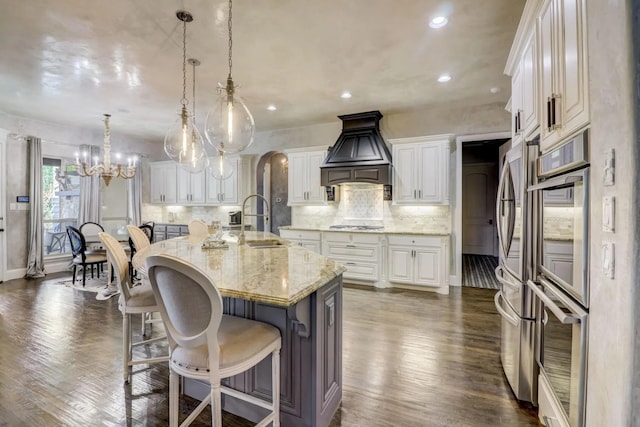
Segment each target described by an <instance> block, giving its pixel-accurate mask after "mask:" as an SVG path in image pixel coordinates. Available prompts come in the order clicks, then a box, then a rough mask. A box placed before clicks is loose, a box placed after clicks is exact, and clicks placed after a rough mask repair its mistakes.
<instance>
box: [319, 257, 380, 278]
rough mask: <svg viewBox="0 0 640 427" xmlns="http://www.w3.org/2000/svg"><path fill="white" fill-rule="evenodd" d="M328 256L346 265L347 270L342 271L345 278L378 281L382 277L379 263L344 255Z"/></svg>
mask: <svg viewBox="0 0 640 427" xmlns="http://www.w3.org/2000/svg"><path fill="white" fill-rule="evenodd" d="M328 258H330V259H332V260H334V261H336V262H339V263H340V264H342V265H344V266H345V267H346V268H347V270H346V271H345V272H344V273H342V277H344V279H345V280H348V279H354V280H365V281H371V282H377V281H378V280H379V279H380V271H379V268H378V264H377V263H372V262H359V261H353V259H345V258H342V257H335V256H329V257H328Z"/></svg>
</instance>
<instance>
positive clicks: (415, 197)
mask: <svg viewBox="0 0 640 427" xmlns="http://www.w3.org/2000/svg"><path fill="white" fill-rule="evenodd" d="M416 194H417V191H416V190H413V198H414V199H417V198H418V196H417V195H416Z"/></svg>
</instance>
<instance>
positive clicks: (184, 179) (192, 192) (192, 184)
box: [176, 167, 205, 205]
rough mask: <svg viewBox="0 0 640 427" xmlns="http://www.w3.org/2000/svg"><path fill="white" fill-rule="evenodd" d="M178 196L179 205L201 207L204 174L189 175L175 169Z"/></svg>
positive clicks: (203, 201)
mask: <svg viewBox="0 0 640 427" xmlns="http://www.w3.org/2000/svg"><path fill="white" fill-rule="evenodd" d="M176 170H177V181H178V194H177V202H178V203H179V204H181V205H203V204H204V203H205V172H198V173H190V172H187V171H186V170H184V169H182V168H181V167H176Z"/></svg>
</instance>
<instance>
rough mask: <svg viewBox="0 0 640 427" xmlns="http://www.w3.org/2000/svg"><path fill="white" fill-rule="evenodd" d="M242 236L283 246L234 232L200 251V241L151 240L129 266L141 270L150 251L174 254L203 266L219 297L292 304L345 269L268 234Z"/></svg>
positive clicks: (256, 232)
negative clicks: (242, 242) (259, 245)
mask: <svg viewBox="0 0 640 427" xmlns="http://www.w3.org/2000/svg"><path fill="white" fill-rule="evenodd" d="M245 237H246V242H247V243H250V242H254V241H265V240H276V241H278V242H280V243H282V245H281V246H278V247H272V248H254V247H250V246H248V245H246V244H245V245H238V243H237V237H236V236H231V235H229V234H225V235H224V236H223V239H224V240H225V241H226V242H227V246H228V247H227V248H217V249H203V248H202V240H201V239H200V240H198V239H194V238H193V237H190V236H183V237H176V238H174V239H169V240H163V241H161V242H158V243H154V244H152V245H151V246H149V247H148V248H146V249H143V250H142V251H140V252H138V253H136V255H135V256H134V257H133V265H134V267H135V268H136V269H138V270H140V271H142V272H145V271H146V265H145V259H146V258H147V257H148V256H149V255H158V254H168V255H174V256H177V257H179V258H181V259H183V260H185V261H188V262H190V263H192V264H194V265H196V266H197V267H199V268H201V269H202V270H204V272H205V273H206V274H207V275H208V276H209V277H210V278H211V279H212V280H213V281H214V283H215V284H216V286H217V287H218V289H219V290H220V293H221V294H222V296H223V297H231V298H240V299H245V300H250V301H258V302H263V303H266V304H272V305H279V306H285V307H288V306H292V305H295V304H296V303H298V302H299V301H301V300H303V299H304V298H306V297H308V296H309V295H311V294H312V293H313V292H315V291H316V290H318V289H320V288H321V287H322V286H324V285H325V284H327V283H328V282H329V281H331V280H332V279H334V278H335V277H337V276H339V275H340V274H342V273H343V272H344V271H345V270H346V268H345V267H344V266H343V265H341V264H339V263H336V262H334V261H332V260H330V259H329V258H326V257H324V256H322V255H319V254H317V253H315V252H312V251H309V250H308V249H305V248H303V247H300V246H297V245H291V244H289V243H288V242H287V241H286V240H281V239H280V238H279V237H278V236H276V235H275V234H272V233H265V232H259V231H246V232H245Z"/></svg>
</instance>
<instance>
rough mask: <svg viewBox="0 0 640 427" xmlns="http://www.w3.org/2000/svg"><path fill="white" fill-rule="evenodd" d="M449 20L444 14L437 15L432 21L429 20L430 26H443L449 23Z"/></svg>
mask: <svg viewBox="0 0 640 427" xmlns="http://www.w3.org/2000/svg"><path fill="white" fill-rule="evenodd" d="M448 22H449V20H448V19H447V18H445V17H444V16H436V17H435V18H433V19H432V20H431V21H429V26H430V27H431V28H442V27H444V26H445V25H447V23H448Z"/></svg>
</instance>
